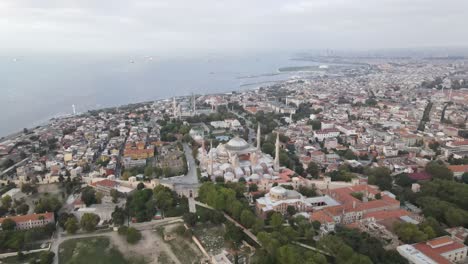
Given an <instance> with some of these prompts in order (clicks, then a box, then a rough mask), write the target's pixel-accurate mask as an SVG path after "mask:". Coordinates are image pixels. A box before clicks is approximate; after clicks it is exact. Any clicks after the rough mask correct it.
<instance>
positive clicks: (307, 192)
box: [298, 185, 317, 197]
mask: <svg viewBox="0 0 468 264" xmlns="http://www.w3.org/2000/svg"><path fill="white" fill-rule="evenodd" d="M298 192H299V193H300V194H302V195H304V196H306V197H315V196H317V191H316V190H315V187H313V186H312V187H310V188H309V187H306V186H303V185H301V186H299V190H298Z"/></svg>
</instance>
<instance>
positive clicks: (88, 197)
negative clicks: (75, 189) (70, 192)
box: [81, 187, 97, 206]
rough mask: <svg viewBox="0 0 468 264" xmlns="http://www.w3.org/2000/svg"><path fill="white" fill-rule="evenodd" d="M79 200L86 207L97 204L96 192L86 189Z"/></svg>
mask: <svg viewBox="0 0 468 264" xmlns="http://www.w3.org/2000/svg"><path fill="white" fill-rule="evenodd" d="M81 200H82V201H83V203H85V204H86V206H90V205H92V204H95V203H96V202H97V200H96V191H95V190H94V189H93V188H91V187H86V188H84V189H83V191H82V192H81Z"/></svg>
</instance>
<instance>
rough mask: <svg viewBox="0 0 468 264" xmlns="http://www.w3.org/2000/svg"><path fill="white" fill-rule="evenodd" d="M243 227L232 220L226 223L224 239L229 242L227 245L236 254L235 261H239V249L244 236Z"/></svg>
mask: <svg viewBox="0 0 468 264" xmlns="http://www.w3.org/2000/svg"><path fill="white" fill-rule="evenodd" d="M243 234H244V233H243V232H242V229H241V228H240V227H238V226H236V225H234V224H233V223H231V222H227V224H226V232H225V233H224V241H225V242H226V244H227V247H228V248H229V250H230V251H231V253H232V254H233V255H234V262H235V263H238V251H239V248H240V246H241V242H242V238H243Z"/></svg>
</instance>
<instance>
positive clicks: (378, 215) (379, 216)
mask: <svg viewBox="0 0 468 264" xmlns="http://www.w3.org/2000/svg"><path fill="white" fill-rule="evenodd" d="M406 215H410V212H408V211H406V210H403V209H399V210H393V211H377V212H371V213H367V214H364V217H363V218H370V217H374V218H375V220H376V221H381V220H386V219H392V218H400V217H402V216H406Z"/></svg>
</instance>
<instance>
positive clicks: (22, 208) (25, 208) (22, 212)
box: [16, 203, 29, 215]
mask: <svg viewBox="0 0 468 264" xmlns="http://www.w3.org/2000/svg"><path fill="white" fill-rule="evenodd" d="M28 211H29V205H27V204H25V203H24V204H21V205H19V206H18V207H16V213H17V214H20V215H25V214H27V213H28Z"/></svg>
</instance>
